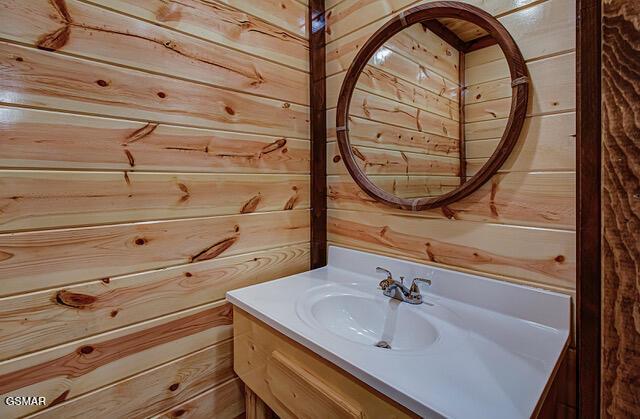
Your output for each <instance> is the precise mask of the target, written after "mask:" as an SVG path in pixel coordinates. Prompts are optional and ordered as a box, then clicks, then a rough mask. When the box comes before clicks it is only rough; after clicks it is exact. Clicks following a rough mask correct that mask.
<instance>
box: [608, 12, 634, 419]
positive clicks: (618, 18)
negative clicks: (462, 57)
mask: <svg viewBox="0 0 640 419" xmlns="http://www.w3.org/2000/svg"><path fill="white" fill-rule="evenodd" d="M602 16H603V26H602V37H603V44H602V76H603V79H602V90H603V92H602V104H603V107H602V138H603V144H602V227H603V231H602V387H601V388H602V405H601V414H602V417H604V418H618V417H638V416H640V386H639V383H640V351H639V349H638V348H640V319H639V318H638V314H639V313H640V247H639V244H640V195H639V191H640V122H639V120H638V116H639V115H640V112H639V110H638V108H639V107H640V93H639V92H640V59H639V58H638V57H639V55H640V5H639V4H638V3H634V2H623V1H619V0H607V1H605V2H604V8H603V12H602Z"/></svg>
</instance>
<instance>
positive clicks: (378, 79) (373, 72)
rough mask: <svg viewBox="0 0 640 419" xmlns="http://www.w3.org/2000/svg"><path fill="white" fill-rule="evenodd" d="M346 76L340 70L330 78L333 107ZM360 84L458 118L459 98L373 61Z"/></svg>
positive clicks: (392, 97) (362, 86) (406, 101)
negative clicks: (429, 87)
mask: <svg viewBox="0 0 640 419" xmlns="http://www.w3.org/2000/svg"><path fill="white" fill-rule="evenodd" d="M344 76H345V74H344V73H340V74H336V75H333V76H331V77H329V78H327V105H328V106H329V107H330V108H333V107H335V106H336V105H337V103H338V96H339V94H340V87H341V85H342V81H343V80H344ZM357 88H358V89H359V90H364V91H367V92H371V93H375V94H377V95H380V96H383V97H385V98H387V99H393V100H396V101H400V102H402V103H405V104H409V105H412V106H415V107H417V108H420V109H422V110H423V111H428V112H432V113H435V114H437V115H442V116H445V117H448V118H450V119H453V118H457V113H458V112H457V111H458V104H457V100H456V98H453V97H452V98H447V97H443V96H441V95H439V94H436V93H433V92H431V91H429V90H427V89H424V88H422V87H420V86H417V85H415V84H411V83H410V82H408V81H406V80H403V79H401V78H399V77H398V76H395V75H393V74H390V73H387V72H386V71H383V70H381V69H378V68H376V67H374V66H372V65H367V66H366V67H365V68H364V70H363V72H362V73H360V77H359V78H358V84H357Z"/></svg>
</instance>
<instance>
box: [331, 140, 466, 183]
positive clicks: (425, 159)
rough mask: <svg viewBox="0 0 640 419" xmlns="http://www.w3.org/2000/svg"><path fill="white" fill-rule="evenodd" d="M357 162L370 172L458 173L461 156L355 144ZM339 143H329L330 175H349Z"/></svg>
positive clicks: (378, 173)
mask: <svg viewBox="0 0 640 419" xmlns="http://www.w3.org/2000/svg"><path fill="white" fill-rule="evenodd" d="M353 149H354V150H355V152H354V154H355V155H356V162H357V163H358V164H359V165H360V167H362V168H363V170H364V171H365V172H366V173H367V174H369V175H392V174H395V175H406V174H416V175H432V176H436V175H440V176H456V175H457V173H458V168H459V165H460V160H459V159H458V158H452V157H442V156H431V155H428V154H418V153H410V152H406V153H405V152H402V151H391V150H385V149H379V148H369V147H361V146H357V147H355V146H354V147H353ZM346 173H348V172H347V168H346V167H345V166H344V164H343V163H342V157H341V156H340V150H339V149H338V145H337V143H334V142H332V143H329V144H327V174H329V175H335V174H346Z"/></svg>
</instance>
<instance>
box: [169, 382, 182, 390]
mask: <svg viewBox="0 0 640 419" xmlns="http://www.w3.org/2000/svg"><path fill="white" fill-rule="evenodd" d="M178 387H180V384H179V383H173V384H171V385H170V386H169V390H171V391H176V390H177V389H178Z"/></svg>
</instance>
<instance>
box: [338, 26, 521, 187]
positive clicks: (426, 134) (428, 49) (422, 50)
mask: <svg viewBox="0 0 640 419" xmlns="http://www.w3.org/2000/svg"><path fill="white" fill-rule="evenodd" d="M486 36H487V33H486V32H484V31H483V30H482V29H480V28H479V27H478V26H476V25H474V24H472V23H470V22H467V21H462V20H457V19H442V20H441V21H431V22H429V24H424V23H418V24H414V25H412V26H409V27H407V28H405V29H404V30H402V31H401V32H399V33H397V34H396V35H394V36H393V37H392V38H390V39H389V40H388V41H387V42H385V44H384V45H383V46H382V47H380V48H379V49H378V50H377V51H376V52H375V53H374V54H373V55H372V56H371V58H370V59H369V61H368V63H367V66H366V67H365V68H364V70H363V71H362V73H361V74H360V76H359V78H358V82H357V85H356V89H355V91H354V94H353V98H352V100H351V104H350V107H349V124H350V132H349V135H350V141H351V144H352V145H353V150H354V154H355V156H356V157H357V162H358V164H359V165H360V167H361V168H362V169H363V170H364V172H365V173H366V174H367V175H368V176H369V178H370V179H371V180H372V181H373V182H374V183H375V184H376V185H377V186H379V187H380V188H382V189H384V190H386V191H388V192H390V193H392V194H394V195H396V196H398V197H402V198H421V197H433V196H438V195H441V194H444V193H447V192H449V191H452V190H454V189H455V188H456V187H458V186H459V185H460V184H461V183H464V181H465V180H466V178H467V177H468V176H472V175H473V174H474V173H475V172H477V170H478V169H479V168H480V167H481V166H482V165H483V164H484V163H485V162H486V161H487V160H488V158H489V156H490V155H491V154H492V153H493V151H494V150H495V148H496V146H497V144H498V142H499V140H500V137H501V136H502V132H503V131H504V128H505V126H506V122H507V120H508V113H509V107H510V97H511V85H510V78H509V68H508V64H507V62H506V59H505V57H504V54H503V53H502V50H501V49H500V47H499V46H498V45H495V44H493V45H492V43H488V45H489V46H487V47H484V48H480V49H476V50H474V51H472V52H469V53H467V54H465V53H464V52H462V51H460V50H463V49H464V47H465V46H467V45H469V44H470V43H472V42H473V41H474V40H477V39H481V38H483V37H486ZM465 56H466V57H465ZM471 95H472V96H473V97H471ZM489 120H495V124H491V129H490V130H487V129H486V128H484V126H483V128H482V129H479V128H478V126H479V124H478V123H479V122H485V121H489ZM467 132H469V141H470V142H469V143H466V139H467Z"/></svg>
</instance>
